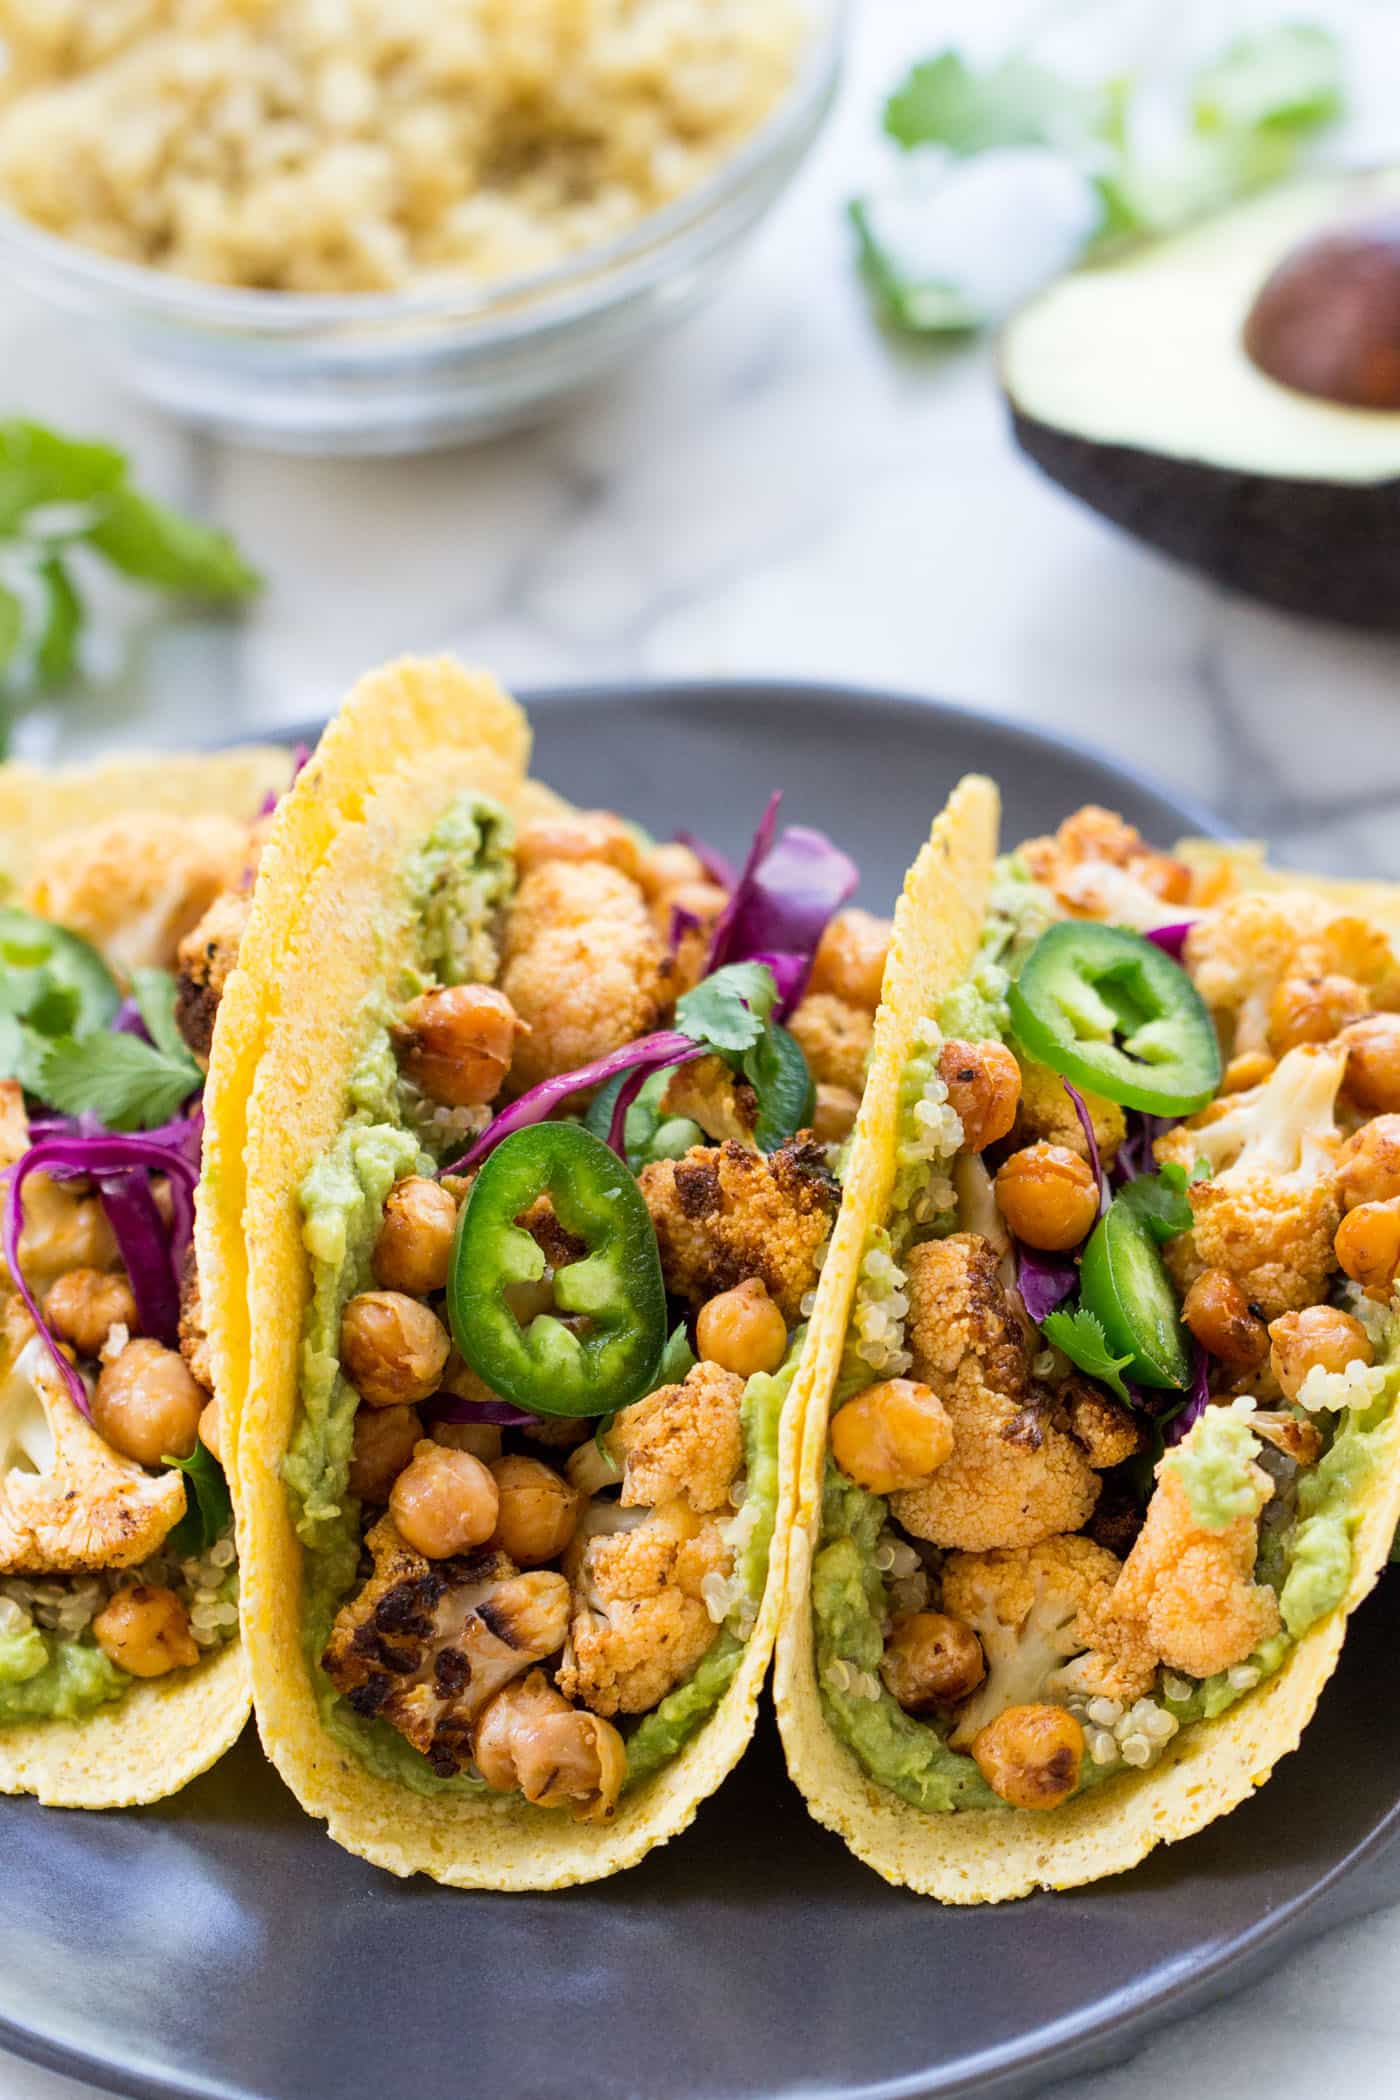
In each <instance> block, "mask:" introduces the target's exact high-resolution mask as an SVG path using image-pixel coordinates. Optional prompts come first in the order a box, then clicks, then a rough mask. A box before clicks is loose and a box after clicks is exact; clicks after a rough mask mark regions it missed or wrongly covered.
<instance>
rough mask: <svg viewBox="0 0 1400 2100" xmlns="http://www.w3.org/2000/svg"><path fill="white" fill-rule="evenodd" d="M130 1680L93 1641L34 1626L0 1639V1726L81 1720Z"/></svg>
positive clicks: (127, 1687)
mask: <svg viewBox="0 0 1400 2100" xmlns="http://www.w3.org/2000/svg"><path fill="white" fill-rule="evenodd" d="M134 1683H135V1679H134V1678H132V1677H130V1676H128V1674H127V1672H126V1671H125V1670H119V1669H118V1668H117V1666H116V1664H115V1663H113V1662H109V1661H108V1659H107V1657H106V1656H105V1655H104V1654H103V1652H102V1650H101V1649H100V1648H99V1647H98V1646H97V1644H96V1642H95V1641H88V1640H60V1639H59V1638H58V1637H57V1636H56V1635H52V1634H45V1633H41V1632H40V1631H39V1629H38V1628H37V1627H30V1628H28V1629H27V1630H26V1631H25V1632H23V1633H19V1634H12V1635H10V1636H8V1637H7V1638H6V1639H4V1640H0V1726H5V1725H8V1724H10V1723H12V1722H16V1721H76V1720H80V1719H81V1718H82V1716H83V1715H84V1714H90V1713H91V1712H92V1711H93V1710H94V1708H96V1707H99V1706H106V1705H109V1704H110V1703H111V1701H112V1700H113V1699H120V1698H122V1697H123V1696H124V1694H125V1693H126V1692H128V1691H129V1690H130V1689H131V1686H132V1685H133V1684H134Z"/></svg>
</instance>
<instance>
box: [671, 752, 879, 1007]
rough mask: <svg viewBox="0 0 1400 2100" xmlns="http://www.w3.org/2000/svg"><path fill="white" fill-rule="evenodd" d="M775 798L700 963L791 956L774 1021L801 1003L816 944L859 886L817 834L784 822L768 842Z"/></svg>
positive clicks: (852, 868) (711, 966)
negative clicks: (781, 830) (792, 964)
mask: <svg viewBox="0 0 1400 2100" xmlns="http://www.w3.org/2000/svg"><path fill="white" fill-rule="evenodd" d="M782 799H783V798H782V791H781V790H778V791H776V792H775V793H774V794H773V795H771V796H770V797H769V801H768V807H767V808H766V809H765V810H764V812H763V815H762V817H761V818H760V820H759V825H758V829H757V831H755V833H754V835H753V842H752V844H751V845H750V847H749V851H748V858H747V859H746V860H745V862H744V866H743V869H742V871H741V872H740V875H739V879H738V881H737V882H736V883H735V885H734V887H733V890H732V891H731V893H730V898H729V902H728V904H727V905H726V906H725V908H724V910H723V912H722V913H721V914H720V917H719V919H718V921H717V922H716V925H715V930H714V933H713V935H712V937H711V941H710V953H709V956H708V958H707V960H706V964H705V969H706V973H707V974H709V973H710V972H712V971H714V970H718V969H720V968H722V967H723V965H724V964H725V963H732V962H749V961H753V960H762V961H765V962H769V963H770V964H771V962H772V958H773V957H774V956H775V955H780V956H784V957H787V956H791V957H794V958H796V960H797V962H798V964H799V965H800V967H797V968H785V970H784V977H785V979H786V981H787V990H786V992H782V985H781V982H780V993H782V996H781V997H780V1000H779V1004H778V1007H777V1010H776V1012H777V1018H778V1019H779V1020H782V1019H783V1018H784V1017H785V1016H786V1015H787V1014H788V1013H790V1012H791V1010H792V1008H793V1007H794V1006H795V1005H796V1003H797V1001H798V1000H799V999H800V998H801V996H802V991H803V987H804V986H805V984H806V982H807V978H808V975H809V974H810V972H811V967H812V958H813V957H814V956H815V954H816V952H817V943H818V942H819V941H820V939H821V937H822V935H823V933H824V932H825V931H826V928H827V924H828V922H829V921H830V920H831V918H832V917H833V916H834V914H835V913H836V912H838V911H839V910H840V908H841V906H842V905H843V904H844V903H845V902H846V899H847V898H848V897H849V896H850V895H851V893H852V892H853V891H854V889H855V887H856V884H857V883H858V882H859V881H860V871H859V870H858V869H857V867H856V865H855V863H854V861H852V860H849V859H848V858H847V856H846V855H845V854H844V853H842V852H841V850H840V848H839V847H837V846H834V845H833V844H832V842H831V840H830V839H829V838H827V836H826V834H825V833H824V832H821V831H811V830H809V829H808V828H807V827H806V826H805V825H802V824H791V825H789V826H788V828H787V830H786V831H785V832H784V833H783V835H782V837H781V838H779V839H777V841H776V843H775V842H774V839H775V833H776V830H777V822H778V806H779V804H780V803H781V801H782ZM774 974H775V975H776V974H777V973H776V972H775V973H774Z"/></svg>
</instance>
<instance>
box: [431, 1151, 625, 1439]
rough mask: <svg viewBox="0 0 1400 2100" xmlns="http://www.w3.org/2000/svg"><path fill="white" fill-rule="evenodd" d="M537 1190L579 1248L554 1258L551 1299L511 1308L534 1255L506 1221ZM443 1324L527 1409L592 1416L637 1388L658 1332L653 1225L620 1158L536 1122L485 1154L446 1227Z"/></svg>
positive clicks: (536, 1264) (529, 1278)
mask: <svg viewBox="0 0 1400 2100" xmlns="http://www.w3.org/2000/svg"><path fill="white" fill-rule="evenodd" d="M538 1196H548V1197H549V1200H550V1202H551V1204H552V1205H553V1208H554V1214H555V1216H556V1217H557V1218H558V1220H559V1223H560V1224H561V1225H562V1226H563V1228H564V1230H565V1232H567V1233H570V1234H572V1235H573V1236H574V1237H575V1238H576V1239H579V1240H581V1241H582V1242H583V1243H584V1247H585V1252H584V1253H583V1254H581V1255H580V1256H579V1258H578V1260H577V1261H572V1262H569V1263H567V1264H566V1265H564V1266H563V1267H560V1268H558V1269H556V1270H555V1272H554V1279H553V1293H554V1310H553V1311H551V1312H537V1313H536V1314H535V1315H534V1317H533V1318H527V1319H525V1320H521V1319H520V1318H518V1317H517V1315H516V1312H515V1310H514V1308H513V1307H512V1304H511V1297H510V1293H511V1287H512V1286H513V1285H520V1284H531V1283H539V1282H540V1281H541V1279H542V1278H543V1276H544V1272H545V1266H546V1264H545V1257H544V1254H543V1251H542V1250H541V1248H540V1247H539V1246H538V1245H537V1243H536V1242H535V1240H534V1239H533V1238H532V1237H531V1235H530V1234H529V1233H528V1232H526V1231H525V1230H524V1228H523V1227H522V1226H520V1225H518V1224H517V1223H516V1222H515V1221H516V1219H517V1218H519V1217H521V1216H522V1215H523V1214H524V1212H526V1211H527V1210H529V1208H530V1206H531V1204H532V1203H533V1202H534V1201H535V1199H536V1197H538ZM447 1309H448V1316H449V1318H450V1321H451V1325H452V1336H453V1340H454V1341H455V1342H456V1344H457V1347H458V1348H459V1350H460V1351H461V1353H462V1355H463V1356H464V1357H465V1359H466V1361H467V1362H468V1363H469V1364H470V1365H471V1368H472V1369H473V1370H474V1371H475V1372H476V1373H477V1374H478V1375H479V1376H480V1377H481V1378H484V1379H485V1381H486V1383H487V1385H489V1386H490V1387H491V1389H492V1391H493V1392H495V1393H499V1394H500V1396H501V1398H502V1399H503V1400H509V1401H512V1402H513V1403H514V1405H515V1406H516V1407H523V1408H528V1409H529V1410H530V1411H531V1413H533V1414H541V1415H605V1414H611V1413H613V1412H614V1410H615V1409H617V1408H619V1407H626V1406H627V1404H628V1403H629V1401H632V1400H635V1399H637V1398H638V1397H639V1396H640V1395H641V1394H642V1393H645V1392H648V1391H649V1390H650V1388H651V1383H652V1380H653V1375H654V1373H655V1371H656V1367H657V1364H658V1362H659V1361H660V1357H661V1352H662V1349H663V1348H664V1347H665V1344H666V1292H665V1287H664V1285H663V1284H662V1280H661V1257H660V1254H659V1253H658V1251H657V1245H656V1231H655V1228H654V1226H653V1225H652V1222H651V1214H650V1212H649V1211H648V1210H647V1207H646V1203H645V1200H644V1199H643V1196H642V1192H641V1190H640V1189H639V1188H638V1186H637V1184H636V1182H635V1180H634V1179H633V1178H632V1176H631V1174H629V1173H628V1171H627V1169H626V1167H625V1166H624V1165H623V1164H622V1161H621V1160H620V1159H618V1158H617V1156H616V1154H615V1153H613V1152H611V1151H610V1150H609V1149H608V1147H607V1146H606V1145H605V1144H603V1143H602V1141H601V1140H600V1139H598V1138H596V1137H594V1136H593V1135H592V1133H591V1132H590V1131H587V1130H584V1129H583V1128H582V1127H581V1126H580V1125H578V1124H576V1123H536V1124H535V1125H534V1126H533V1127H532V1128H530V1129H528V1130H517V1131H515V1132H514V1133H513V1134H512V1135H511V1136H510V1137H508V1138H505V1139H503V1140H502V1142H501V1143H500V1144H499V1145H498V1146H497V1147H496V1150H495V1151H494V1152H493V1153H492V1154H491V1155H490V1157H489V1158H488V1159H487V1160H486V1162H485V1164H484V1165H483V1166H482V1168H481V1170H480V1172H479V1173H478V1175H477V1177H476V1180H475V1182H474V1183H473V1186H472V1192H471V1195H470V1196H469V1197H468V1199H467V1203H466V1206H465V1208H464V1209H463V1212H462V1216H461V1219H460V1221H459V1223H458V1227H457V1238H456V1242H455V1245H454V1247H453V1251H452V1270H451V1274H450V1275H449V1277H448V1283H447Z"/></svg>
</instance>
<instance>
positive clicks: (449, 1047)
mask: <svg viewBox="0 0 1400 2100" xmlns="http://www.w3.org/2000/svg"><path fill="white" fill-rule="evenodd" d="M522 1025H523V1024H522V1023H521V1021H520V1020H519V1018H518V1016H517V1014H516V1011H515V1008H514V1007H513V1006H512V1005H511V1003H510V1001H509V999H507V997H506V995H505V993H504V992H498V991H497V990H496V988H495V986H494V985H490V984H448V985H441V986H439V987H438V988H437V989H436V990H434V991H431V992H423V993H421V994H420V996H419V997H418V998H417V999H412V1000H410V1001H409V1003H408V1005H407V1006H406V1007H405V1008H404V1010H403V1013H402V1015H401V1017H400V1020H399V1025H398V1027H397V1028H396V1029H395V1031H394V1042H395V1047H396V1048H397V1050H398V1055H399V1063H400V1065H401V1066H402V1068H403V1070H404V1072H405V1074H406V1075H407V1076H408V1078H409V1079H411V1080H412V1081H413V1084H414V1085H415V1086H416V1087H419V1088H421V1090H422V1092H423V1093H425V1094H426V1095H427V1096H428V1099H429V1100H430V1101H436V1102H438V1103H439V1104H440V1106H441V1107H443V1108H484V1107H485V1105H486V1103H487V1102H488V1101H494V1100H495V1098H496V1096H497V1094H499V1092H500V1091H501V1088H502V1086H503V1085H504V1083H505V1077H506V1074H507V1072H509V1070H510V1064H511V1059H512V1058H513V1057H514V1055H515V1038H516V1036H517V1035H518V1034H519V1033H520V1032H521V1029H522Z"/></svg>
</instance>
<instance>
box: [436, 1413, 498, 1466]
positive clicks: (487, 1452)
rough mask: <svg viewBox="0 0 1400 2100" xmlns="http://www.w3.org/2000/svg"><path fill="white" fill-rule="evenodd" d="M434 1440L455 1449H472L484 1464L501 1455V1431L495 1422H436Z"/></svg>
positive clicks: (491, 1462)
mask: <svg viewBox="0 0 1400 2100" xmlns="http://www.w3.org/2000/svg"><path fill="white" fill-rule="evenodd" d="M433 1442H434V1443H435V1444H446V1445H447V1446H448V1447H449V1449H451V1450H453V1451H470V1453H471V1455H472V1457H473V1458H479V1459H480V1460H481V1463H482V1464H483V1465H484V1466H492V1465H494V1464H495V1463H496V1460H497V1459H498V1458H499V1457H500V1455H501V1432H500V1430H499V1429H498V1428H497V1427H496V1425H495V1423H494V1422H434V1424H433Z"/></svg>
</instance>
